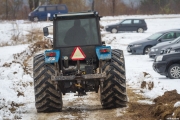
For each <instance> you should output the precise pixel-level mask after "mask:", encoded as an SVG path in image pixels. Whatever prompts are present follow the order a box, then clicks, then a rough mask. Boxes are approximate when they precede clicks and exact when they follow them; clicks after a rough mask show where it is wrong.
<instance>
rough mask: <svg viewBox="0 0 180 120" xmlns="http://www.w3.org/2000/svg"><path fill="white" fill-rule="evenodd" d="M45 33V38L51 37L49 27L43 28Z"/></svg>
mask: <svg viewBox="0 0 180 120" xmlns="http://www.w3.org/2000/svg"><path fill="white" fill-rule="evenodd" d="M43 33H44V36H48V35H49V30H48V28H47V27H44V28H43Z"/></svg>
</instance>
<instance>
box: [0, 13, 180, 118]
mask: <svg viewBox="0 0 180 120" xmlns="http://www.w3.org/2000/svg"><path fill="white" fill-rule="evenodd" d="M179 17H180V15H144V16H142V15H139V16H116V17H104V18H102V22H101V25H103V26H105V25H108V24H113V23H116V22H119V21H120V20H122V19H124V18H145V20H146V23H147V25H148V30H147V31H146V32H145V33H135V32H122V33H118V34H111V33H107V32H105V31H102V34H104V37H103V40H104V41H106V43H107V44H108V45H110V46H111V47H112V48H117V49H122V50H123V51H124V56H125V62H126V76H127V85H128V87H131V88H133V89H134V91H135V92H137V93H139V94H142V95H144V96H145V97H146V98H149V99H154V98H156V97H157V96H160V95H162V94H163V93H164V92H165V91H168V90H174V89H176V90H177V92H178V93H180V87H179V84H180V80H179V79H176V80H175V79H173V80H172V79H168V78H166V77H165V76H161V75H159V74H157V73H156V72H155V71H153V69H152V63H153V60H152V59H150V58H149V57H148V55H131V54H129V53H127V51H126V47H127V45H128V43H130V42H133V41H136V40H140V39H143V38H146V37H148V36H150V35H151V34H153V33H155V32H158V31H161V30H167V29H174V28H180V22H179V21H180V18H179ZM13 22H15V21H1V22H0V26H1V28H0V36H1V37H0V44H1V43H3V42H9V45H10V44H11V43H12V39H11V38H12V35H13V34H14V33H13V32H14V31H13V29H14V28H15V27H14V26H16V24H15V25H13ZM50 24H51V22H39V23H31V22H28V21H23V22H20V23H19V22H18V29H19V30H20V32H21V34H22V37H23V36H25V35H26V34H27V31H28V30H30V29H32V26H33V27H34V26H36V27H40V28H42V27H44V26H47V25H50ZM15 29H17V26H16V28H15ZM24 38H25V37H24ZM27 49H28V45H27V44H25V45H15V46H4V47H0V54H1V55H0V120H1V119H14V118H17V119H18V118H22V117H23V119H26V120H27V119H30V118H29V117H26V116H23V113H26V112H28V113H30V114H31V115H32V116H33V115H34V116H35V115H36V110H35V106H34V91H33V78H32V76H31V75H29V74H27V73H25V72H24V69H23V66H22V65H21V64H19V63H18V62H22V61H23V57H27V56H26V55H25V54H28V50H27ZM24 50H26V52H25V54H23V57H20V58H17V59H15V58H14V57H13V56H14V55H13V54H18V53H21V52H22V51H24ZM13 61H14V62H13ZM31 62H32V61H31ZM144 73H147V74H148V75H146V76H144ZM142 81H146V83H148V84H152V83H153V84H154V86H153V87H152V88H151V90H149V89H148V88H147V87H145V88H143V89H142V88H140V87H141V82H142ZM73 98H74V97H72V95H66V96H64V97H63V99H64V100H69V99H73ZM84 102H86V104H88V103H90V102H91V101H88V98H86V99H85V101H84ZM139 102H146V103H149V104H151V101H150V102H148V101H139ZM92 104H94V105H96V104H98V103H92ZM176 106H179V103H176V104H175V105H174V107H176ZM119 115H120V113H119V112H118V110H117V116H119ZM67 118H73V116H70V115H69V114H68V115H67ZM54 119H55V118H54Z"/></svg>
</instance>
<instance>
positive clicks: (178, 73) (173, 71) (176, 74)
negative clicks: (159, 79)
mask: <svg viewBox="0 0 180 120" xmlns="http://www.w3.org/2000/svg"><path fill="white" fill-rule="evenodd" d="M168 76H169V78H171V79H179V78H180V64H173V65H171V66H170V67H169V69H168Z"/></svg>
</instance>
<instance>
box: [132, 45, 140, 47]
mask: <svg viewBox="0 0 180 120" xmlns="http://www.w3.org/2000/svg"><path fill="white" fill-rule="evenodd" d="M140 46H142V45H133V47H140Z"/></svg>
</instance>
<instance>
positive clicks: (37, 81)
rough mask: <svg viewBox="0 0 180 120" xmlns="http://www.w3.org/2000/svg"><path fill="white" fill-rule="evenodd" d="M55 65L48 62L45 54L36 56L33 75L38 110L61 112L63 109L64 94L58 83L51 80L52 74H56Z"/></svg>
mask: <svg viewBox="0 0 180 120" xmlns="http://www.w3.org/2000/svg"><path fill="white" fill-rule="evenodd" d="M55 70H56V68H55V66H54V65H53V64H46V63H45V57H44V54H39V55H36V56H35V57H34V61H33V76H34V93H35V106H36V109H37V112H46V113H49V112H60V111H62V104H63V102H62V94H61V91H60V89H59V87H58V85H57V89H56V85H55V84H53V82H52V81H51V75H55Z"/></svg>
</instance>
